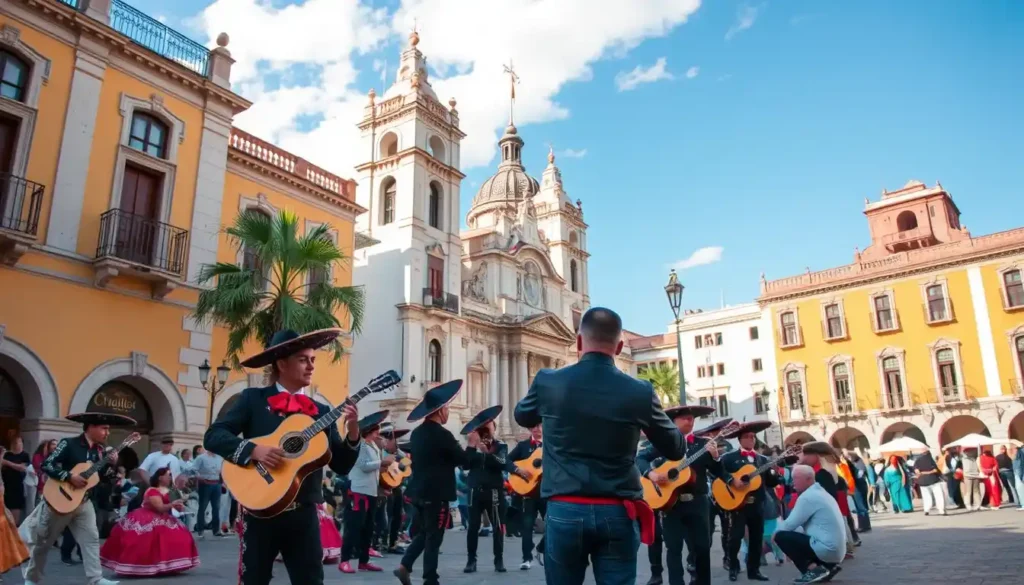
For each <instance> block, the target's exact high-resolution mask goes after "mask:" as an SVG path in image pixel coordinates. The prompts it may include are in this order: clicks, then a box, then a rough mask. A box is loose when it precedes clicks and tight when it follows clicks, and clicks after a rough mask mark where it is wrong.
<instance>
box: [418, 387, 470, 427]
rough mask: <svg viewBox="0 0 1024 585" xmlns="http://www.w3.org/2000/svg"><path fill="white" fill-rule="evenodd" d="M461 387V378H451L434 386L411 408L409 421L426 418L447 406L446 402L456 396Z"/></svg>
mask: <svg viewBox="0 0 1024 585" xmlns="http://www.w3.org/2000/svg"><path fill="white" fill-rule="evenodd" d="M461 389H462V380H452V381H451V382H445V383H444V384H441V385H440V386H435V387H433V388H431V389H430V390H427V393H426V394H424V395H423V400H420V403H419V404H417V405H416V408H414V409H412V412H410V413H409V417H408V419H406V420H408V421H409V422H416V421H418V420H421V419H424V418H427V417H428V416H430V415H432V414H434V413H435V412H437V411H438V410H440V409H442V408H444V407H445V406H448V403H449V402H451V401H452V400H455V397H456V396H458V394H459V390H461Z"/></svg>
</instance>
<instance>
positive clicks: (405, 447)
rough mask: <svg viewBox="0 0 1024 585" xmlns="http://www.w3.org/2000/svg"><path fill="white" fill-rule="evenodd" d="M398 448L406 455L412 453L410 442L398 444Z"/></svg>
mask: <svg viewBox="0 0 1024 585" xmlns="http://www.w3.org/2000/svg"><path fill="white" fill-rule="evenodd" d="M398 448H399V449H401V450H402V451H403V452H404V453H406V454H409V453H412V442H411V441H404V442H402V443H399V444H398Z"/></svg>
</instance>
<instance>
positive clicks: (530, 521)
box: [505, 437, 547, 563]
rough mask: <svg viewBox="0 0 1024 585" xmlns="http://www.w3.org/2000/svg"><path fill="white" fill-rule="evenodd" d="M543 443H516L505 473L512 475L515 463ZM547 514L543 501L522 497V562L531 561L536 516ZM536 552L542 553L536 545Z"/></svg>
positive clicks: (520, 527)
mask: <svg viewBox="0 0 1024 585" xmlns="http://www.w3.org/2000/svg"><path fill="white" fill-rule="evenodd" d="M542 446H543V441H535V440H534V439H533V437H530V438H529V439H523V440H522V441H519V442H518V443H516V446H515V447H513V448H512V450H511V451H509V454H508V459H507V460H506V461H505V471H507V472H509V473H513V472H514V471H515V470H516V461H522V460H523V459H526V458H527V457H529V456H530V455H533V452H534V451H536V450H537V449H540V448H542ZM546 514H547V506H546V505H545V501H544V500H542V499H540V498H531V497H523V513H522V514H521V517H520V525H519V527H518V528H519V535H520V536H521V537H522V541H523V562H524V563H525V562H529V561H532V560H533V526H534V524H536V522H537V516H538V515H540V517H541V518H544V517H545V515H546ZM541 537H542V538H541V543H543V542H544V539H543V535H541ZM537 551H538V552H540V553H543V552H544V551H543V550H542V548H541V546H540V545H538V548H537Z"/></svg>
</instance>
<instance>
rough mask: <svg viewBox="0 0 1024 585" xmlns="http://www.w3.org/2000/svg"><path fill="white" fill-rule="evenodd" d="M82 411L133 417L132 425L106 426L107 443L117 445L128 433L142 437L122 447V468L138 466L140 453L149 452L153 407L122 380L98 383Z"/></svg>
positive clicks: (129, 384) (137, 391) (133, 387)
mask: <svg viewBox="0 0 1024 585" xmlns="http://www.w3.org/2000/svg"><path fill="white" fill-rule="evenodd" d="M86 412H103V413H108V414H120V415H124V416H128V417H131V418H133V419H135V422H136V425H135V426H134V427H132V428H112V429H110V438H109V439H107V444H108V445H111V446H117V445H119V444H120V443H121V441H123V440H124V439H125V437H127V436H128V435H129V434H131V433H133V432H138V433H140V434H141V435H142V440H141V441H139V442H138V443H136V444H135V445H133V446H131V447H127V448H125V449H122V450H121V461H120V463H121V465H123V466H124V467H125V470H126V471H131V470H132V469H134V468H135V467H138V465H139V460H140V454H146V453H149V450H150V449H149V447H150V445H149V434H150V433H152V432H153V410H152V409H151V408H150V406H149V402H147V401H146V399H145V398H144V397H143V396H142V394H141V393H140V392H139V390H138V389H137V388H136V387H135V386H134V385H132V384H131V383H130V382H128V381H126V380H123V379H118V380H111V381H109V382H107V383H105V384H103V385H102V386H100V387H99V389H97V390H96V393H95V394H93V395H92V398H91V399H89V406H88V408H86Z"/></svg>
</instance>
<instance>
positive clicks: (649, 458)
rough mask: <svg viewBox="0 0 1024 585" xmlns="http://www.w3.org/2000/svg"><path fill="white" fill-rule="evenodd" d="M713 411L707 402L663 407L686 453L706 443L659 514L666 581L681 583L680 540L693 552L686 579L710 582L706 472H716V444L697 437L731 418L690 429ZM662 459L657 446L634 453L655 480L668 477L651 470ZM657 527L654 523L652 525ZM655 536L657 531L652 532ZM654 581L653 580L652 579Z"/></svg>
mask: <svg viewBox="0 0 1024 585" xmlns="http://www.w3.org/2000/svg"><path fill="white" fill-rule="evenodd" d="M714 411H715V409H714V408H712V407H710V406H675V407H672V408H666V409H665V414H666V415H668V417H669V418H670V419H671V420H672V422H674V423H675V425H676V428H677V429H679V432H680V433H682V434H683V436H685V437H686V443H687V444H686V453H687V457H689V456H690V455H692V454H696V453H697V452H698V451H700V450H701V449H703V448H704V447H705V444H707V451H706V452H705V453H704V454H703V455H701V456H700V457H699V458H698V459H697V460H695V461H693V462H692V463H691V464H690V469H692V470H693V479H692V480H691V481H690V483H689V484H688V485H687V486H685V487H683V488H682V489H681V490H680V493H679V496H678V500H677V501H676V502H675V504H673V506H672V507H671V508H670V509H669V510H667V511H666V512H665V513H664V514H663V515H662V523H661V526H662V536H663V538H664V541H665V548H666V549H668V557H667V561H666V564H667V565H668V582H669V584H670V585H683V580H684V577H685V574H684V572H683V543H684V542H685V543H686V548H687V549H689V550H690V551H692V552H693V555H694V565H695V572H696V575H695V577H694V579H693V580H692V581H690V583H692V584H693V585H710V583H711V529H710V527H709V525H708V522H709V519H710V513H711V512H710V511H711V504H710V498H709V496H708V479H707V478H708V473H709V472H710V473H711V474H712V475H714V476H716V477H717V476H718V474H719V465H718V447H717V445H715V444H714V443H713V442H711V443H710V444H708V443H709V441H708V440H707V439H704V438H702V437H700V436H699V435H702V434H711V433H713V432H714V431H716V430H718V429H720V428H722V427H725V426H726V425H728V424H729V423H730V422H732V419H728V418H727V419H722V420H720V421H718V422H717V423H715V424H713V425H711V426H710V427H707V428H705V429H702V430H701V431H699V432H698V433H696V434H695V433H694V432H693V422H694V419H696V418H698V417H705V416H707V415H709V414H711V413H713V412H714ZM664 462H665V460H664V458H663V457H661V454H660V453H659V452H658V451H657V449H650V450H647V451H644V452H641V453H640V454H639V455H638V456H637V465H638V467H639V468H640V470H641V472H642V473H643V475H644V476H645V477H647V479H649V480H651V481H652V482H654V483H655V484H664V483H667V482H668V481H669V478H668V477H666V476H664V475H662V474H660V473H658V472H657V471H655V468H657V467H658V466H660V465H661V464H663V463H664ZM655 528H657V526H656V527H655ZM655 540H657V535H655ZM655 582H657V581H655Z"/></svg>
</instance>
